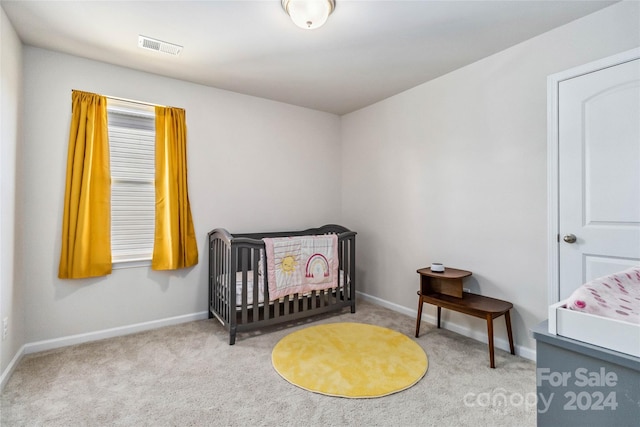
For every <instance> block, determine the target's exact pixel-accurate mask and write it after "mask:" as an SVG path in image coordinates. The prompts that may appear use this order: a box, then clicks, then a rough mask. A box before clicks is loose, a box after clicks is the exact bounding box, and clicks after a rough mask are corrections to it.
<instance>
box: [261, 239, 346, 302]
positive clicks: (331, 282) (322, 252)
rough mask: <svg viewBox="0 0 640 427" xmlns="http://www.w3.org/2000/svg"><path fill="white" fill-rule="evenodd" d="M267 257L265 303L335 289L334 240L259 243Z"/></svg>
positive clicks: (335, 252) (268, 240) (336, 243)
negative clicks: (267, 300) (266, 292)
mask: <svg viewBox="0 0 640 427" xmlns="http://www.w3.org/2000/svg"><path fill="white" fill-rule="evenodd" d="M262 240H263V241H264V243H265V251H266V256H267V278H268V281H269V300H271V301H273V300H276V299H279V298H282V297H284V296H287V295H293V294H304V293H307V292H311V291H313V290H320V289H327V288H332V287H335V286H337V285H338V237H337V236H336V235H335V234H329V235H326V236H295V237H279V238H273V239H271V238H265V239H262Z"/></svg>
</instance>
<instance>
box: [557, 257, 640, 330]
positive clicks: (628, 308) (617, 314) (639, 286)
mask: <svg viewBox="0 0 640 427" xmlns="http://www.w3.org/2000/svg"><path fill="white" fill-rule="evenodd" d="M566 306H567V308H568V309H571V310H577V311H582V312H585V313H590V314H596V315H599V316H604V317H609V318H613V319H618V320H624V321H627V322H631V323H640V267H632V268H629V269H628V270H624V271H621V272H619V273H616V274H612V275H610V276H605V277H600V278H598V279H595V280H592V281H590V282H587V283H585V284H584V285H582V286H581V287H579V288H578V289H576V290H575V291H574V292H573V293H572V294H571V296H570V297H569V298H568V299H567V305H566Z"/></svg>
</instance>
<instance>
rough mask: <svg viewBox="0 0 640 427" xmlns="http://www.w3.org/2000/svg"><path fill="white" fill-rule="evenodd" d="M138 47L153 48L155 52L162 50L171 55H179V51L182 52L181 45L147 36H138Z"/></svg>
mask: <svg viewBox="0 0 640 427" xmlns="http://www.w3.org/2000/svg"><path fill="white" fill-rule="evenodd" d="M138 47H141V48H143V49H149V50H155V51H156V52H162V53H166V54H168V55H173V56H178V55H180V52H182V46H178V45H177V44H173V43H167V42H163V41H162V40H156V39H152V38H151V37H147V36H138Z"/></svg>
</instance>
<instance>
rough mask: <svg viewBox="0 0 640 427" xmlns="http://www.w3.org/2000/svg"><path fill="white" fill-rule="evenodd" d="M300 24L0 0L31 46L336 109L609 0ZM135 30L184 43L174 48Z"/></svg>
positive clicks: (425, 6) (219, 7)
mask: <svg viewBox="0 0 640 427" xmlns="http://www.w3.org/2000/svg"><path fill="white" fill-rule="evenodd" d="M336 3H337V4H336V9H335V11H334V13H333V14H332V15H331V16H330V17H329V20H328V21H327V23H326V25H325V26H323V27H321V28H319V29H317V30H311V31H310V30H303V29H300V28H298V27H296V26H295V25H294V24H293V22H291V20H290V19H289V17H288V16H287V15H286V14H285V12H284V11H283V10H282V8H281V6H280V0H262V1H244V0H234V1H184V0H183V1H25V0H22V1H16V0H13V1H11V0H0V4H1V5H2V8H3V9H4V10H5V12H6V14H7V16H8V17H9V19H10V20H11V22H12V23H13V26H14V27H15V29H16V31H17V33H18V35H19V36H20V38H21V39H22V41H23V42H24V43H25V44H27V45H32V46H37V47H42V48H45V49H51V50H56V51H60V52H65V53H69V54H73V55H77V56H81V57H86V58H90V59H94V60H99V61H104V62H109V63H112V64H117V65H122V66H125V67H130V68H134V69H137V70H143V71H147V72H151V73H156V74H161V75H165V76H170V77H175V78H178V79H182V80H187V81H191V82H195V83H200V84H203V85H207V86H213V87H216V88H221V89H227V90H231V91H234V92H239V93H245V94H249V95H255V96H259V97H263V98H268V99H273V100H277V101H282V102H286V103H290V104H294V105H300V106H304V107H309V108H313V109H317V110H321V111H327V112H331V113H335V114H344V113H348V112H351V111H354V110H357V109H359V108H362V107H364V106H367V105H370V104H372V103H374V102H376V101H379V100H382V99H384V98H387V97H389V96H391V95H394V94H396V93H399V92H402V91H404V90H406V89H409V88H411V87H414V86H416V85H418V84H421V83H423V82H426V81H428V80H431V79H433V78H436V77H438V76H441V75H443V74H445V73H447V72H449V71H452V70H454V69H456V68H459V67H462V66H464V65H466V64H469V63H472V62H474V61H477V60H478V59H481V58H483V57H486V56H488V55H491V54H493V53H496V52H499V51H501V50H503V49H505V48H507V47H509V46H513V45H515V44H517V43H519V42H521V41H524V40H526V39H529V38H531V37H534V36H536V35H538V34H541V33H544V32H546V31H549V30H551V29H552V28H555V27H558V26H560V25H563V24H565V23H567V22H570V21H572V20H575V19H577V18H580V17H582V16H584V15H587V14H590V13H593V12H594V11H596V10H599V9H602V8H603V7H606V6H608V5H610V4H612V3H615V2H613V1H595V0H586V1H582V0H569V1H567V0H565V1H556V0H537V1H518V0H511V1H478V0H476V1H433V0H417V1H416V0H414V1H409V0H405V1H398V0H396V1H376V0H360V1H356V0H336ZM139 34H143V35H146V36H149V37H153V38H156V39H160V40H163V41H167V42H171V43H175V44H179V45H182V46H184V49H183V51H182V53H181V54H180V56H178V57H171V56H168V55H164V54H160V53H157V52H152V51H147V50H143V49H140V48H138V47H137V40H138V35H139Z"/></svg>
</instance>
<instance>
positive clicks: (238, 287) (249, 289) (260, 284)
mask: <svg viewBox="0 0 640 427" xmlns="http://www.w3.org/2000/svg"><path fill="white" fill-rule="evenodd" d="M253 278H254V274H253V271H252V270H249V271H247V306H252V305H253ZM221 279H222V280H221V281H220V282H219V283H221V284H222V286H223V287H224V286H225V284H226V283H227V280H226V274H223V275H222V277H221ZM347 282H349V281H348V280H347ZM340 283H342V284H344V271H342V270H341V271H340ZM347 284H348V283H347ZM334 289H335V288H334ZM263 303H264V276H263V275H262V274H258V304H263ZM241 306H242V272H241V271H239V272H237V273H236V307H241Z"/></svg>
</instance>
